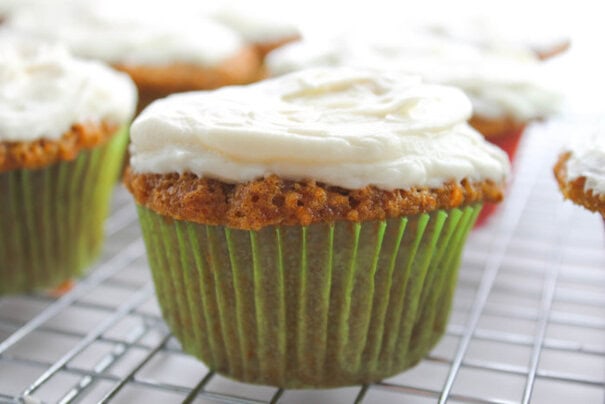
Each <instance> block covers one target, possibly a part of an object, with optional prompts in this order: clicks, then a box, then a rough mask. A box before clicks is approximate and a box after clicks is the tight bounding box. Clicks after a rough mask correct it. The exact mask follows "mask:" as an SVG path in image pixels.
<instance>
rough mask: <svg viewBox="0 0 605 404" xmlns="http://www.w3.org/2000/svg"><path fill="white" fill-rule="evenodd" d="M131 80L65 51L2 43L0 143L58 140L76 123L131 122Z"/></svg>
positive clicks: (21, 42)
mask: <svg viewBox="0 0 605 404" xmlns="http://www.w3.org/2000/svg"><path fill="white" fill-rule="evenodd" d="M136 99H137V96H136V88H135V86H134V84H133V83H132V81H131V80H130V78H129V77H128V76H127V75H125V74H123V73H118V72H115V71H113V70H111V69H110V68H109V67H107V66H105V65H103V64H101V63H98V62H93V61H83V60H78V59H75V58H73V57H72V56H71V55H70V54H69V53H68V52H67V51H66V50H65V49H64V48H61V47H59V46H51V45H46V44H40V43H35V42H33V41H30V40H19V39H17V38H15V37H13V36H9V37H2V38H0V141H9V142H20V141H32V140H37V139H41V138H46V139H58V138H60V137H61V136H62V135H63V133H65V132H66V131H67V130H69V128H70V127H71V126H72V125H73V124H74V123H83V122H88V121H94V122H98V121H107V122H111V123H116V124H124V123H126V122H128V121H129V120H130V119H131V118H132V115H133V113H134V110H135V106H136Z"/></svg>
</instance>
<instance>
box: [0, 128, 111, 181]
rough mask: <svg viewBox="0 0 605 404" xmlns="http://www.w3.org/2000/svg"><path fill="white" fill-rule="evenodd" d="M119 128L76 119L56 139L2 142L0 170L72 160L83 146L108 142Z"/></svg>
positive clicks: (30, 167) (89, 146) (29, 167)
mask: <svg viewBox="0 0 605 404" xmlns="http://www.w3.org/2000/svg"><path fill="white" fill-rule="evenodd" d="M118 128H119V127H118V125H115V124H110V123H107V122H100V123H95V122H86V123H77V124H74V125H72V127H71V128H70V129H69V131H67V132H65V133H64V134H63V136H61V137H60V138H59V139H57V140H50V139H44V138H43V139H39V140H34V141H30V142H0V172H5V171H10V170H16V169H22V168H25V169H36V168H42V167H46V166H48V165H50V164H53V163H56V162H57V161H69V160H73V159H75V158H76V157H77V155H78V153H79V152H80V150H82V149H92V148H93V147H96V146H98V145H100V144H102V143H105V142H106V141H107V140H108V139H109V138H110V137H111V136H113V135H114V134H115V133H116V131H117V130H118Z"/></svg>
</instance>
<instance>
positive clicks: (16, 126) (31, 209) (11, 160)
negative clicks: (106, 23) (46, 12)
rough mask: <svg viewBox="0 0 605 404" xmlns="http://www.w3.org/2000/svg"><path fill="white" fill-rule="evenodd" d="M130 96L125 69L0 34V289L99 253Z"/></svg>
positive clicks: (32, 282)
mask: <svg viewBox="0 0 605 404" xmlns="http://www.w3.org/2000/svg"><path fill="white" fill-rule="evenodd" d="M135 105H136V89H135V87H134V84H133V83H132V81H131V80H130V79H129V78H128V77H127V76H126V75H125V74H122V73H118V72H114V71H112V70H111V69H109V68H108V67H106V66H104V65H102V64H99V63H96V62H89V61H82V60H79V59H75V58H73V57H72V56H70V55H69V54H68V53H67V52H66V51H65V50H63V49H62V48H58V47H54V46H46V45H40V44H35V43H33V42H31V41H23V40H17V39H16V38H14V37H8V38H4V37H3V38H1V39H0V206H1V207H2V209H0V224H1V229H2V230H1V233H0V234H1V237H0V293H15V292H24V291H30V290H34V289H38V288H47V287H48V288H50V287H54V286H56V285H58V284H59V283H61V282H62V281H65V280H68V279H70V278H72V277H75V276H78V275H80V274H81V273H82V272H83V270H84V269H85V268H86V267H87V266H89V265H90V264H91V263H92V261H93V260H94V259H95V257H96V256H97V255H98V254H99V252H100V247H101V244H102V240H103V221H104V218H105V216H106V214H107V210H108V207H109V201H110V195H111V191H112V189H113V186H114V184H115V180H116V178H117V175H118V171H119V168H120V165H121V162H122V156H123V153H124V149H125V147H126V142H127V124H128V122H129V120H130V118H131V117H132V114H133V112H134V108H135Z"/></svg>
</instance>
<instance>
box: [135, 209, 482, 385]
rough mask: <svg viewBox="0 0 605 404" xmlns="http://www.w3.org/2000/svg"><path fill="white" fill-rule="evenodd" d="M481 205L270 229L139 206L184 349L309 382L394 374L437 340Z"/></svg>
mask: <svg viewBox="0 0 605 404" xmlns="http://www.w3.org/2000/svg"><path fill="white" fill-rule="evenodd" d="M480 209H481V206H480V205H473V206H468V207H465V208H462V209H452V210H448V211H436V212H433V213H430V214H422V215H417V216H410V217H406V218H401V219H391V220H386V221H369V222H362V223H353V222H347V221H342V222H337V223H335V224H327V223H326V224H314V225H311V226H308V227H302V226H281V227H275V226H274V227H268V228H265V229H262V230H260V231H243V230H233V229H229V228H226V227H222V226H206V225H200V224H196V223H190V222H183V221H176V220H172V219H169V218H166V217H164V216H161V215H159V214H156V213H154V212H152V211H151V210H148V209H147V208H144V207H140V206H139V217H140V221H141V226H142V228H143V235H144V239H145V243H146V247H147V252H148V257H149V263H150V266H151V269H152V274H153V278H154V282H155V287H156V292H157V296H158V299H159V302H160V306H161V308H162V313H163V315H164V318H165V319H166V321H167V322H168V324H169V326H170V327H171V329H172V331H173V333H174V334H175V335H176V337H177V338H178V339H179V341H180V342H181V344H182V346H183V349H184V350H185V351H186V352H188V353H190V354H192V355H194V356H196V357H198V358H200V359H201V360H202V361H204V362H205V363H206V364H207V365H208V366H209V367H210V368H211V369H214V370H216V371H217V372H219V373H221V374H224V375H227V376H230V377H232V378H234V379H238V380H241V381H245V382H250V383H260V384H269V385H275V386H280V387H287V388H305V387H334V386H343V385H352V384H359V383H367V382H372V381H376V380H380V379H383V378H385V377H389V376H391V375H394V374H397V373H399V372H401V371H403V370H405V369H406V368H409V367H411V366H413V365H414V364H416V363H417V362H418V361H419V360H420V359H421V358H422V357H423V356H424V355H425V354H426V353H427V352H428V351H429V350H430V349H431V348H432V347H433V346H434V345H435V344H436V343H437V341H438V340H439V338H440V337H441V336H442V335H443V333H444V331H445V327H446V322H447V319H448V313H449V311H450V306H451V301H452V298H453V293H454V287H455V283H456V278H457V270H458V267H459V263H460V255H461V251H462V247H463V245H464V242H465V239H466V236H467V234H468V232H469V231H470V229H471V227H472V226H473V223H474V222H475V220H476V218H477V215H478V213H479V211H480Z"/></svg>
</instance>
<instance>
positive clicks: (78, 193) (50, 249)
mask: <svg viewBox="0 0 605 404" xmlns="http://www.w3.org/2000/svg"><path fill="white" fill-rule="evenodd" d="M127 142H128V131H127V127H124V128H122V129H121V130H120V131H119V133H117V134H115V135H114V136H112V138H111V140H109V141H108V142H107V143H105V144H103V145H102V146H99V147H97V148H95V149H91V150H84V151H81V152H80V153H79V154H78V157H77V158H76V159H75V160H73V161H62V162H58V163H55V164H52V165H50V166H48V167H44V168H42V169H37V170H25V169H23V170H12V171H8V172H4V173H0V207H1V208H0V229H2V231H1V232H0V293H17V292H25V291H31V290H34V289H39V288H50V287H54V286H57V285H59V284H60V283H61V282H63V281H65V280H68V279H70V278H72V277H76V276H78V275H80V274H81V273H82V272H83V270H84V269H85V268H86V267H87V266H88V265H89V264H91V262H92V261H93V260H94V259H95V258H96V257H97V256H98V254H99V252H100V249H101V245H102V241H103V223H104V221H105V218H106V216H107V213H108V209H109V203H110V198H111V193H112V191H113V187H114V186H115V181H116V177H117V175H118V171H119V169H120V167H121V163H122V158H123V155H124V149H125V147H126V143H127Z"/></svg>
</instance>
